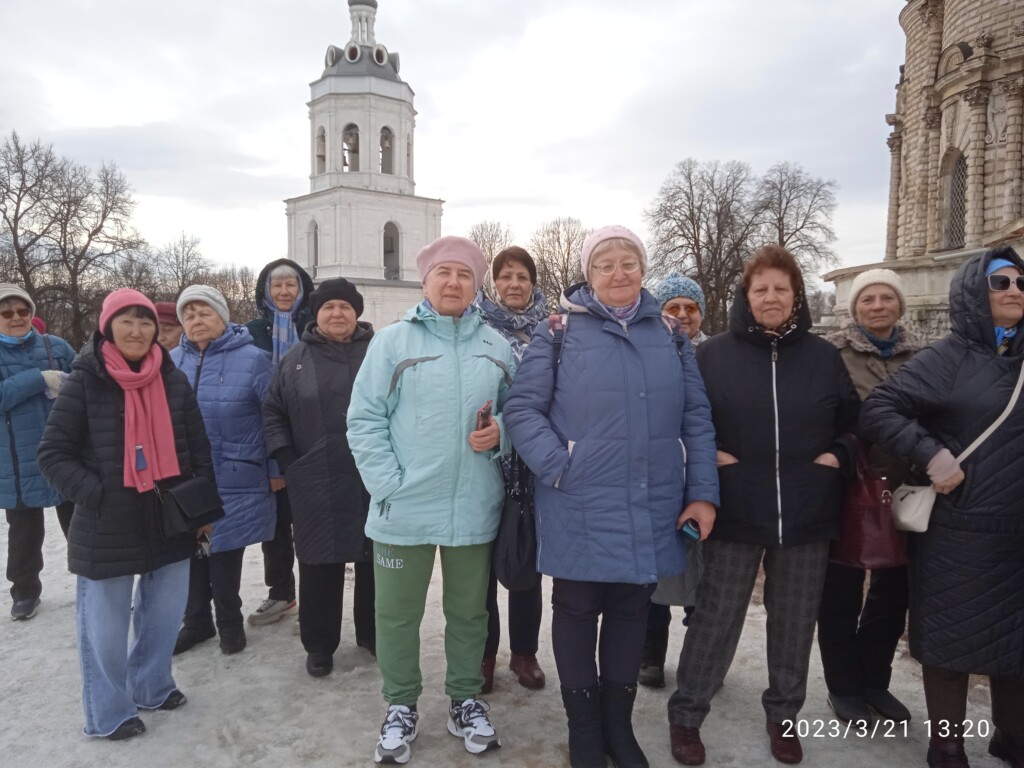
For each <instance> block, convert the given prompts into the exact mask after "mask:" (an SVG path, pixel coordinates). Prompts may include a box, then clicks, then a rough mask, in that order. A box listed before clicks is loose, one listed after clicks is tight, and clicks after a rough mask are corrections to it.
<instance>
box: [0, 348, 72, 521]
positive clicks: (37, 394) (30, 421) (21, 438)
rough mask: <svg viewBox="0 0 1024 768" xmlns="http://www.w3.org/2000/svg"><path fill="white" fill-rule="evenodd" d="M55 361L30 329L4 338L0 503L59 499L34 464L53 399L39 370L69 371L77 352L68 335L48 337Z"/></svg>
mask: <svg viewBox="0 0 1024 768" xmlns="http://www.w3.org/2000/svg"><path fill="white" fill-rule="evenodd" d="M50 348H51V350H52V351H53V366H51V365H50V358H49V355H48V354H47V352H46V344H45V343H44V341H43V338H42V337H41V336H40V335H39V334H37V333H36V332H35V331H32V332H31V333H29V334H28V335H26V336H24V337H22V339H19V341H18V342H16V343H9V342H5V341H0V379H2V381H0V411H2V412H3V419H4V426H5V427H6V428H7V439H2V438H0V507H2V508H3V509H16V508H17V507H52V506H53V505H54V504H57V503H58V502H60V500H61V497H60V494H59V493H57V491H55V490H54V489H53V488H52V487H51V486H50V484H49V483H47V482H46V480H44V479H43V476H42V475H41V474H40V473H39V467H38V466H36V451H37V450H38V448H39V441H40V439H42V437H43V427H45V426H46V418H47V416H49V415H50V409H51V408H52V407H53V402H54V401H53V400H48V399H47V398H46V395H44V394H43V393H44V392H45V391H46V382H45V381H44V380H43V376H42V373H41V371H48V370H51V368H56V369H58V370H61V371H64V372H65V373H67V372H69V371H70V370H71V362H72V361H73V360H74V359H75V352H74V350H73V349H71V346H70V345H69V344H68V343H67V342H66V341H64V339H61V338H58V337H57V336H50Z"/></svg>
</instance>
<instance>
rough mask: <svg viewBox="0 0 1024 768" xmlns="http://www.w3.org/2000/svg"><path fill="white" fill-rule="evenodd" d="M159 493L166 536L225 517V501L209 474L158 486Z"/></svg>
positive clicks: (185, 531)
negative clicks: (208, 476) (222, 499)
mask: <svg viewBox="0 0 1024 768" xmlns="http://www.w3.org/2000/svg"><path fill="white" fill-rule="evenodd" d="M156 493H157V498H158V499H159V500H160V526H161V528H162V530H163V534H164V538H167V539H169V538H171V537H173V536H181V535H182V534H186V533H193V532H194V531H197V530H199V529H200V528H202V527H203V526H204V525H209V524H210V523H212V522H214V521H216V520H220V519H221V518H222V517H224V502H222V501H221V498H220V494H219V493H218V492H217V486H216V485H214V483H213V481H212V480H210V479H209V478H206V477H188V478H184V479H182V480H179V481H178V482H176V483H175V484H174V485H170V486H163V487H161V486H157V489H156Z"/></svg>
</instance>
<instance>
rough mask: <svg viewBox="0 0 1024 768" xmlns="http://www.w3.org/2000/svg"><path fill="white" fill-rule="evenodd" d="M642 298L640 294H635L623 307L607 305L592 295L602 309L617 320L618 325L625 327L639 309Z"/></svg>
mask: <svg viewBox="0 0 1024 768" xmlns="http://www.w3.org/2000/svg"><path fill="white" fill-rule="evenodd" d="M642 298H643V297H642V296H637V297H636V299H635V300H634V301H633V303H632V304H627V305H626V306H624V307H609V306H608V305H607V304H605V303H603V302H601V301H598V299H597V296H594V301H597V303H598V304H600V305H601V306H602V307H604V310H605V311H606V312H607V313H608V314H609V315H611V316H612V317H614V318H615V319H616V320H618V322H619V325H621V326H622V327H623V328H625V327H626V326H627V325H629V323H630V321H632V319H633V318H634V317H636V313H637V310H639V309H640V301H641V300H642Z"/></svg>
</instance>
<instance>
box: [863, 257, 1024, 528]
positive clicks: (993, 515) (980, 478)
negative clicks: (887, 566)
mask: <svg viewBox="0 0 1024 768" xmlns="http://www.w3.org/2000/svg"><path fill="white" fill-rule="evenodd" d="M994 258H1002V259H1008V260H1010V261H1012V262H1013V263H1014V264H1018V265H1020V266H1021V268H1022V269H1024V262H1022V261H1021V259H1020V257H1019V256H1018V255H1017V253H1016V252H1015V251H1014V250H1013V249H1011V248H999V249H995V250H992V251H989V252H988V253H985V254H979V255H978V256H975V257H973V258H971V259H970V260H968V261H967V262H966V263H965V264H964V265H963V266H961V267H960V269H959V270H958V271H957V273H956V275H955V276H954V278H953V282H952V284H951V285H950V288H949V316H950V322H951V325H952V330H951V332H950V334H949V336H947V337H946V338H944V339H942V340H941V341H937V342H936V343H935V344H933V345H932V346H930V347H928V348H926V349H924V350H922V351H921V352H919V353H918V354H917V355H916V356H915V357H914V359H913V360H911V361H910V362H908V363H907V364H906V365H904V366H903V367H902V368H900V369H899V370H898V371H897V372H896V373H894V374H893V375H892V376H890V377H889V378H888V379H887V380H886V381H885V383H883V384H881V385H880V386H878V387H877V388H876V389H875V390H874V391H873V392H872V393H871V396H870V397H868V399H867V400H866V401H865V403H864V408H863V411H862V414H861V429H862V431H863V432H864V434H865V435H866V436H867V437H868V438H869V439H871V440H875V441H877V442H879V443H881V444H882V445H883V446H884V447H885V448H886V449H887V450H889V452H891V453H893V454H895V455H897V456H901V457H903V458H905V459H907V460H909V461H911V462H913V463H914V465H915V466H916V467H917V468H918V469H919V471H921V472H923V470H924V469H925V468H926V467H927V466H928V462H929V461H931V459H932V458H933V457H934V456H935V454H936V453H938V452H939V450H941V449H942V448H948V449H949V450H950V452H951V453H952V454H953V455H954V456H958V455H960V453H961V452H962V451H963V450H964V448H966V447H967V446H968V445H970V444H971V443H972V442H973V441H974V439H975V438H976V437H977V436H978V435H980V434H981V433H982V432H984V431H985V429H987V428H988V426H989V425H990V424H991V423H992V422H993V421H995V420H996V417H997V416H999V414H1000V413H1002V411H1003V409H1004V408H1005V407H1006V404H1007V403H1008V402H1009V400H1010V395H1011V394H1012V393H1013V388H1014V386H1015V385H1016V383H1017V376H1018V375H1019V374H1020V369H1021V364H1022V362H1024V323H1021V324H1018V327H1019V328H1021V329H1022V330H1021V331H1019V332H1018V334H1017V336H1016V337H1015V338H1014V340H1013V345H1012V346H1011V348H1010V351H1009V353H1008V354H1007V355H1005V356H1002V357H1001V356H999V355H997V354H996V344H995V331H994V329H993V324H992V313H991V310H990V309H989V300H988V284H987V281H986V279H985V268H986V266H987V265H988V263H989V261H991V260H992V259H994ZM1022 457H1024V398H1022V399H1021V401H1020V402H1018V404H1017V407H1016V408H1015V409H1014V411H1013V413H1011V414H1010V416H1009V418H1008V419H1007V420H1006V421H1005V422H1004V423H1003V424H1002V425H1001V426H1000V427H999V429H998V430H997V431H996V432H995V434H993V435H992V436H991V437H990V438H989V439H988V440H986V441H985V442H984V443H982V445H981V446H980V447H979V448H978V450H977V451H975V452H974V453H973V454H972V455H971V456H970V457H968V459H967V460H966V461H965V462H964V464H963V467H962V469H963V471H964V474H965V476H966V477H965V479H964V482H963V483H961V484H960V486H959V487H958V488H957V489H956V490H954V491H953V492H952V493H950V494H949V495H947V496H941V495H940V496H939V497H938V500H937V501H936V503H935V507H934V509H933V510H932V521H934V522H936V523H938V524H940V525H942V526H945V527H949V528H956V529H960V530H965V531H979V532H989V533H1024V501H1022V499H1024V458H1022Z"/></svg>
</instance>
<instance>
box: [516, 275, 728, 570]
mask: <svg viewBox="0 0 1024 768" xmlns="http://www.w3.org/2000/svg"><path fill="white" fill-rule="evenodd" d="M642 296H643V300H642V302H641V304H640V308H639V310H638V312H637V314H636V316H635V317H634V318H633V320H632V321H630V322H629V323H628V324H627V327H625V328H624V327H623V326H622V325H621V324H620V323H619V322H618V321H617V320H615V319H614V318H612V316H611V315H610V314H609V313H608V312H607V310H605V309H604V308H603V307H602V306H601V305H600V304H598V302H597V301H596V300H595V299H594V297H593V294H592V293H591V292H590V289H589V287H586V286H582V285H580V286H574V287H573V288H570V289H568V290H567V291H566V295H565V296H563V297H562V307H561V309H562V311H563V312H564V313H567V314H568V321H567V327H566V330H565V335H564V338H563V342H562V350H561V363H560V364H559V365H558V366H557V371H556V370H555V368H556V366H555V364H554V360H553V358H552V337H551V335H550V333H549V328H548V324H547V323H542V324H540V325H539V326H538V327H537V330H536V332H535V333H534V336H533V340H532V341H531V342H530V345H529V346H528V347H527V349H526V352H525V354H524V355H523V361H522V363H521V365H520V367H519V369H518V372H517V374H516V378H515V381H514V382H513V383H512V389H511V391H510V393H509V398H508V402H507V403H506V404H505V424H506V426H507V427H508V431H509V436H510V437H511V438H512V444H513V445H514V446H515V449H516V450H517V451H518V452H519V455H520V456H522V457H523V459H524V460H525V461H526V463H527V465H528V466H529V467H530V469H531V470H533V472H534V474H535V475H536V491H535V494H536V514H537V533H538V539H539V540H538V551H537V569H538V570H539V571H540V572H541V573H545V574H547V575H549V576H555V577H557V578H563V579H572V580H575V581H602V582H617V583H625V584H650V583H653V582H655V581H657V580H658V579H659V578H662V577H664V576H671V575H673V574H677V573H680V572H682V571H683V570H684V568H685V566H686V556H685V553H684V548H683V541H682V539H681V537H680V536H679V534H678V533H677V532H676V528H675V525H676V520H677V518H678V517H679V515H680V513H681V512H682V511H683V508H684V507H685V506H686V505H687V504H688V503H690V502H692V501H707V502H710V503H711V504H714V505H716V506H717V505H718V473H717V471H716V468H715V428H714V426H712V423H711V407H710V406H709V405H708V398H707V394H706V393H705V391H704V382H703V380H702V379H701V376H700V372H699V371H698V370H697V363H696V361H695V360H694V356H693V349H692V348H691V347H690V345H689V344H686V345H685V346H684V347H683V350H682V355H681V356H680V354H679V353H677V351H676V345H675V342H674V341H673V339H672V336H671V334H670V333H669V331H668V330H667V328H666V327H665V324H664V323H663V322H662V319H661V308H660V306H659V305H658V302H657V300H655V299H654V298H653V297H652V296H651V295H650V294H649V293H647V291H643V293H642ZM680 358H682V359H680Z"/></svg>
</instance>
